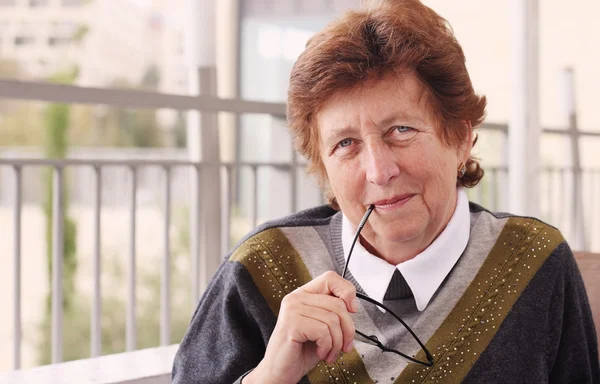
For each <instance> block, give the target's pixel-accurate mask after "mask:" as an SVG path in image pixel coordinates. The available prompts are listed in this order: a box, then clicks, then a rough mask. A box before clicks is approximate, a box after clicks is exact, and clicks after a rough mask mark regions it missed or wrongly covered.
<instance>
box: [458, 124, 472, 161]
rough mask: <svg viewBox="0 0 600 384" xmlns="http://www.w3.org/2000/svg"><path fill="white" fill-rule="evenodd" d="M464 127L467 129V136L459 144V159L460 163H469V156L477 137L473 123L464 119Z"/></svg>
mask: <svg viewBox="0 0 600 384" xmlns="http://www.w3.org/2000/svg"><path fill="white" fill-rule="evenodd" d="M464 127H465V128H466V130H467V136H466V137H465V140H464V141H463V142H462V143H461V144H460V145H459V146H458V159H459V163H460V162H462V163H464V164H467V160H469V156H470V155H471V150H472V149H473V140H474V139H475V136H474V133H473V125H471V122H470V121H469V120H465V121H464Z"/></svg>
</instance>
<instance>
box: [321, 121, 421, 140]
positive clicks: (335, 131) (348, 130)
mask: <svg viewBox="0 0 600 384" xmlns="http://www.w3.org/2000/svg"><path fill="white" fill-rule="evenodd" d="M398 120H403V121H404V122H405V124H408V125H414V124H416V123H419V122H420V119H417V118H416V117H414V116H410V115H406V114H400V115H390V116H388V117H386V118H385V119H383V120H381V121H379V122H378V123H377V126H378V127H384V129H387V128H390V127H389V126H390V125H391V124H392V123H394V122H395V121H398ZM354 131H355V128H354V127H352V126H347V125H345V126H341V127H334V128H332V129H331V130H330V131H329V134H328V135H327V140H324V143H325V144H327V145H329V144H330V141H333V140H334V139H335V141H337V139H338V138H340V137H344V138H345V137H348V136H350V135H351V134H352V133H354Z"/></svg>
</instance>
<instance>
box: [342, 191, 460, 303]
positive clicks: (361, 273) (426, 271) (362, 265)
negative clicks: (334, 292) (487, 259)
mask: <svg viewBox="0 0 600 384" xmlns="http://www.w3.org/2000/svg"><path fill="white" fill-rule="evenodd" d="M457 192H458V193H457V203H456V209H455V210H454V213H453V214H452V217H451V218H450V221H449V222H448V224H447V225H446V228H444V230H443V231H442V233H440V235H439V236H438V237H437V238H436V239H435V240H434V241H433V243H431V244H430V245H429V246H428V247H427V248H426V249H425V250H423V252H421V253H419V254H418V255H417V256H415V257H414V258H413V259H410V260H408V261H405V262H403V263H400V264H398V265H396V266H394V265H393V264H389V263H388V262H387V261H385V260H383V259H381V258H379V257H377V256H375V255H373V254H371V253H369V251H367V250H366V249H365V248H364V247H363V246H362V244H360V241H357V242H356V245H355V246H354V251H353V252H352V259H350V264H349V265H348V269H349V270H350V272H352V276H354V278H355V279H356V281H357V282H358V284H359V285H360V286H361V287H362V288H363V290H364V291H365V293H366V294H367V295H369V297H371V298H372V299H374V300H377V301H378V302H381V301H383V298H384V296H385V293H386V291H387V288H388V286H389V285H390V281H391V280H392V276H393V275H394V271H395V270H396V268H397V269H398V270H399V271H400V273H402V276H403V277H404V279H405V280H406V283H407V284H408V286H409V287H410V289H411V291H412V293H413V295H414V298H415V302H416V304H417V309H418V310H419V311H423V310H425V308H426V307H427V305H428V304H429V301H430V300H431V298H432V297H433V295H434V294H435V292H436V291H437V290H438V288H439V287H440V285H441V284H442V282H443V281H444V279H445V278H446V276H447V275H448V273H450V270H451V269H452V267H454V264H456V262H457V261H458V259H459V258H460V255H462V253H463V252H464V250H465V248H466V247H467V242H468V240H469V232H470V226H471V215H470V213H469V200H468V198H467V193H466V192H465V190H464V188H462V187H459V188H458V189H457ZM355 233H356V228H355V227H354V225H352V223H350V220H348V218H347V217H346V216H345V215H343V218H342V245H343V249H344V259H347V258H348V251H349V250H350V246H351V245H352V240H353V239H354V235H355Z"/></svg>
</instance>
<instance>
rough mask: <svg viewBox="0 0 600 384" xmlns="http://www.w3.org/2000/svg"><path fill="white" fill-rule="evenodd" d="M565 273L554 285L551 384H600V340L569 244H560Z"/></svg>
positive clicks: (559, 275)
mask: <svg viewBox="0 0 600 384" xmlns="http://www.w3.org/2000/svg"><path fill="white" fill-rule="evenodd" d="M556 251H558V252H562V253H563V254H562V255H560V259H561V260H562V273H559V274H558V277H557V281H556V282H555V291H554V298H553V299H554V300H553V302H554V303H556V308H555V311H556V312H555V315H556V316H557V317H556V318H555V319H556V320H555V322H554V326H555V327H556V328H555V329H556V330H557V331H558V330H559V335H558V337H559V339H558V343H557V345H556V348H555V349H554V351H553V355H554V359H553V365H552V366H551V367H550V368H551V372H550V382H551V383H561V384H566V383H600V367H599V365H600V364H599V360H598V356H599V355H598V338H597V335H596V330H595V327H594V320H593V318H592V312H591V309H590V305H589V301H588V298H587V294H586V290H585V286H584V284H583V279H582V277H581V273H580V272H579V269H578V267H577V263H576V262H575V258H574V257H573V254H572V252H571V250H570V249H569V246H568V245H567V244H566V243H563V244H561V245H560V246H559V247H558V249H557V250H556Z"/></svg>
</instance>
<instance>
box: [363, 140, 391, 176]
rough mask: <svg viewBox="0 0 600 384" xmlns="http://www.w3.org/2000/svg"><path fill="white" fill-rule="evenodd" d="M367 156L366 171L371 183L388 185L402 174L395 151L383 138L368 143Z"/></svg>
mask: <svg viewBox="0 0 600 384" xmlns="http://www.w3.org/2000/svg"><path fill="white" fill-rule="evenodd" d="M365 157H366V158H365V159H364V161H365V164H366V167H365V173H366V177H367V181H368V182H369V183H373V184H375V185H379V186H382V185H386V184H387V183H388V182H389V181H390V180H392V179H393V178H395V177H396V176H398V175H399V174H400V167H399V166H398V164H397V163H396V156H395V153H394V151H393V149H392V148H390V146H389V145H388V144H387V143H385V142H384V141H383V140H381V141H379V140H377V141H375V142H370V143H368V144H367V148H366V151H365Z"/></svg>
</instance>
